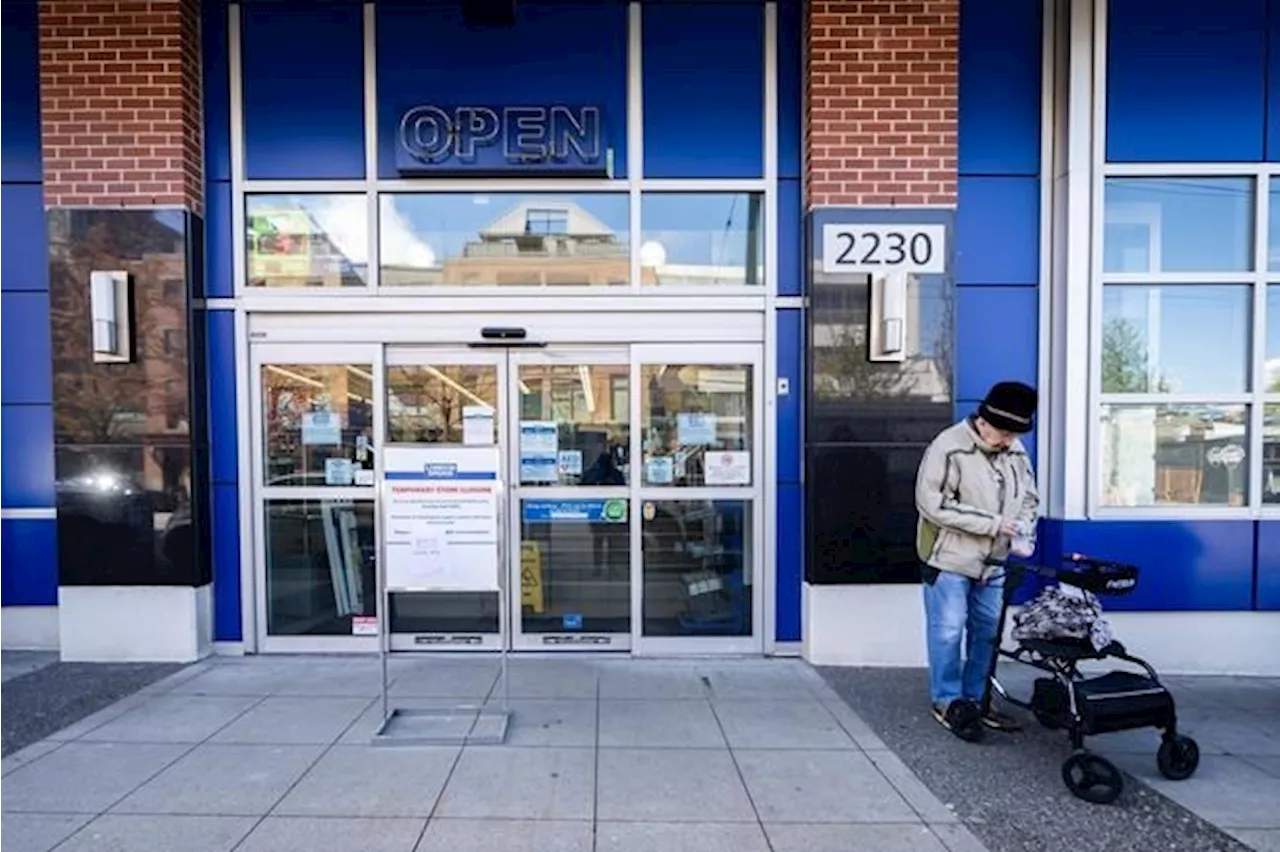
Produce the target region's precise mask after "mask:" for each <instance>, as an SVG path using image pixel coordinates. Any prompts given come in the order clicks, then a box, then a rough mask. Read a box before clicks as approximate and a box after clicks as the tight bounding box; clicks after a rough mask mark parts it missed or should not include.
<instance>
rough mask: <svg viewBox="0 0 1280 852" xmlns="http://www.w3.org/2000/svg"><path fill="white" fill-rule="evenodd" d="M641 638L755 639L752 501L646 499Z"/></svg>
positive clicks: (642, 512) (644, 508) (642, 507)
mask: <svg viewBox="0 0 1280 852" xmlns="http://www.w3.org/2000/svg"><path fill="white" fill-rule="evenodd" d="M641 514H642V516H643V524H644V526H643V528H642V541H643V544H642V549H643V556H644V604H643V613H644V635H645V636H750V635H751V611H752V606H751V601H752V594H753V588H754V587H753V585H752V583H751V565H752V553H751V541H752V538H751V534H752V530H751V503H750V501H748V500H646V501H644V502H643V503H642V504H641Z"/></svg>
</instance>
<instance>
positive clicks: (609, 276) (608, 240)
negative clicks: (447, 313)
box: [381, 198, 631, 286]
mask: <svg viewBox="0 0 1280 852" xmlns="http://www.w3.org/2000/svg"><path fill="white" fill-rule="evenodd" d="M442 236H450V237H451V236H458V235H455V234H452V233H449V234H443V235H442ZM428 241H429V240H428ZM629 249H630V246H629V240H628V236H627V234H626V233H622V234H619V233H616V232H615V231H614V230H613V229H612V228H610V227H609V226H607V225H606V224H604V223H603V222H601V221H600V220H599V219H598V218H597V217H595V216H593V215H591V214H590V213H589V212H587V211H586V210H585V209H583V207H582V206H581V205H578V204H575V203H573V202H571V201H564V200H560V201H557V200H555V199H551V198H545V199H542V198H540V199H537V200H529V201H522V202H521V203H519V204H517V205H515V206H513V207H511V208H510V209H508V210H507V211H506V212H505V213H503V214H502V215H501V216H499V217H498V218H497V219H496V220H494V221H493V222H492V223H490V224H489V225H487V226H486V227H485V228H483V229H481V230H480V231H479V232H478V233H477V234H475V235H471V236H468V237H467V238H466V240H465V242H464V243H463V244H462V246H461V249H460V251H459V252H458V253H457V254H453V253H450V254H448V255H444V253H443V252H432V253H431V254H434V260H435V263H434V264H433V265H431V266H407V265H397V264H396V263H395V262H394V261H391V262H387V261H385V260H384V262H383V265H382V270H381V275H382V278H381V283H382V284H383V285H385V286H403V285H416V286H425V285H447V286H494V285H499V286H501V285H532V286H565V285H623V286H625V285H626V284H627V282H628V281H629V280H630V277H631V261H630V250H629ZM442 255H444V256H442Z"/></svg>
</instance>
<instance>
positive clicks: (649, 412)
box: [640, 364, 752, 486]
mask: <svg viewBox="0 0 1280 852" xmlns="http://www.w3.org/2000/svg"><path fill="white" fill-rule="evenodd" d="M640 380H641V382H642V386H641V398H642V400H643V403H642V407H643V417H644V429H645V431H644V484H645V485H659V486H672V485H675V486H699V485H708V486H743V485H750V484H751V468H752V457H751V453H752V447H751V404H752V396H751V395H752V375H751V366H750V365H749V364H645V365H644V366H642V367H641V368H640Z"/></svg>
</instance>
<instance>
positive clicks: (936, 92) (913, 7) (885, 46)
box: [804, 0, 960, 207]
mask: <svg viewBox="0 0 1280 852" xmlns="http://www.w3.org/2000/svg"><path fill="white" fill-rule="evenodd" d="M959 27H960V2H959V0H916V2H905V1H904V0H882V1H881V2H858V0H810V2H809V5H808V17H807V19H806V23H805V30H806V33H805V38H806V50H807V53H806V56H805V66H806V72H807V76H808V89H807V92H806V97H805V117H804V118H805V121H804V147H805V163H806V170H807V172H806V177H807V181H808V183H807V187H808V198H807V201H808V204H809V205H810V206H819V205H824V204H827V205H871V206H885V207H888V206H893V205H905V206H909V205H918V204H955V202H956V116H957V113H958V103H959V86H958V69H959V40H960V39H959Z"/></svg>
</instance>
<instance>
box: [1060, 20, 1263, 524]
mask: <svg viewBox="0 0 1280 852" xmlns="http://www.w3.org/2000/svg"><path fill="white" fill-rule="evenodd" d="M1092 7H1093V8H1092V40H1093V43H1092V45H1091V47H1092V58H1093V69H1094V73H1093V75H1092V77H1093V79H1092V91H1091V92H1090V93H1089V94H1090V95H1091V100H1092V116H1091V119H1092V120H1091V128H1092V129H1091V139H1090V143H1091V158H1090V159H1091V168H1090V174H1091V175H1092V177H1091V183H1090V193H1089V195H1090V198H1089V205H1090V208H1091V211H1092V214H1091V223H1092V224H1091V228H1090V238H1091V247H1090V252H1089V276H1088V278H1089V284H1090V286H1089V312H1088V328H1089V339H1090V345H1089V348H1088V352H1089V386H1088V393H1087V397H1086V400H1085V405H1083V406H1082V407H1081V406H1071V408H1073V409H1075V411H1076V412H1078V413H1077V415H1076V417H1075V418H1072V419H1075V420H1076V422H1079V420H1078V419H1077V418H1078V417H1079V414H1083V415H1084V418H1085V420H1086V422H1085V423H1084V424H1082V425H1083V426H1084V427H1085V428H1084V430H1083V431H1082V434H1083V435H1085V436H1087V450H1086V453H1085V460H1086V464H1087V471H1088V476H1087V481H1086V484H1085V494H1084V497H1085V501H1084V502H1085V510H1086V511H1085V514H1086V515H1087V516H1088V517H1091V518H1100V519H1119V518H1131V519H1159V520H1170V519H1200V518H1280V505H1272V506H1267V505H1263V503H1262V453H1263V413H1264V408H1265V406H1266V405H1267V404H1269V403H1270V404H1280V394H1268V393H1266V387H1265V384H1264V380H1265V374H1266V366H1265V363H1264V360H1265V355H1266V329H1267V315H1266V309H1267V286H1268V284H1272V283H1274V284H1280V270H1276V271H1270V272H1269V271H1268V269H1267V263H1268V255H1269V251H1270V245H1269V242H1270V240H1269V230H1270V227H1269V219H1270V205H1269V199H1270V191H1271V187H1272V185H1273V181H1280V164H1277V163H1112V162H1108V161H1106V115H1107V111H1106V110H1107V106H1106V70H1107V68H1106V44H1107V31H1106V30H1107V27H1106V24H1107V0H1093V4H1092ZM1072 36H1073V37H1076V38H1078V34H1077V33H1073V34H1072ZM1144 177H1148V178H1157V177H1158V178H1178V177H1202V178H1214V177H1236V178H1250V179H1252V181H1253V189H1254V193H1255V196H1254V211H1253V227H1254V242H1253V257H1252V264H1251V265H1252V268H1251V269H1250V270H1247V271H1242V272H1213V273H1175V272H1162V271H1152V272H1149V273H1107V272H1104V271H1103V241H1104V235H1105V228H1106V225H1107V223H1109V222H1112V221H1116V216H1115V215H1110V216H1109V215H1108V214H1107V212H1106V204H1105V192H1106V181H1107V180H1108V179H1109V178H1144ZM1142 212H1143V211H1137V210H1134V211H1130V213H1132V214H1133V216H1134V217H1136V218H1135V219H1134V221H1137V220H1138V219H1141V220H1142V221H1143V222H1144V223H1145V222H1147V221H1148V220H1149V217H1147V216H1143V215H1141V214H1142ZM1069 216H1070V217H1071V218H1072V219H1073V220H1074V221H1079V217H1081V216H1085V217H1089V216H1090V212H1089V211H1082V210H1081V209H1080V207H1079V206H1078V205H1077V206H1074V207H1072V208H1071V209H1070V210H1069ZM1123 218H1124V221H1129V218H1128V217H1123ZM1156 225H1157V227H1158V219H1157V222H1156ZM1152 241H1153V251H1154V252H1155V253H1153V255H1152V267H1153V269H1156V270H1158V269H1159V268H1160V263H1159V254H1158V249H1159V245H1160V235H1159V233H1158V232H1156V233H1153V235H1152ZM1111 284H1150V285H1161V286H1178V285H1212V284H1239V285H1245V286H1249V287H1251V288H1252V306H1251V315H1250V329H1251V348H1250V351H1249V357H1250V369H1249V390H1248V391H1247V392H1244V393H1221V394H1160V393H1147V394H1117V393H1106V394H1104V393H1103V392H1102V387H1101V384H1102V352H1101V350H1102V346H1101V342H1102V305H1103V288H1104V287H1106V286H1107V285H1111ZM1126 403H1127V404H1134V405H1142V404H1147V405H1164V404H1204V405H1245V406H1248V426H1247V429H1248V431H1247V451H1248V455H1247V459H1248V472H1247V476H1248V481H1247V490H1246V494H1245V498H1246V499H1245V505H1243V506H1216V505H1214V506H1197V505H1167V506H1141V507H1136V506H1134V507H1120V506H1106V505H1103V502H1102V490H1103V481H1102V470H1101V462H1102V460H1101V456H1102V452H1101V443H1102V431H1103V429H1102V408H1103V406H1106V405H1113V404H1126ZM1077 458H1078V456H1077ZM1067 502H1068V503H1069V502H1071V501H1070V498H1069V495H1068V501H1067Z"/></svg>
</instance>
